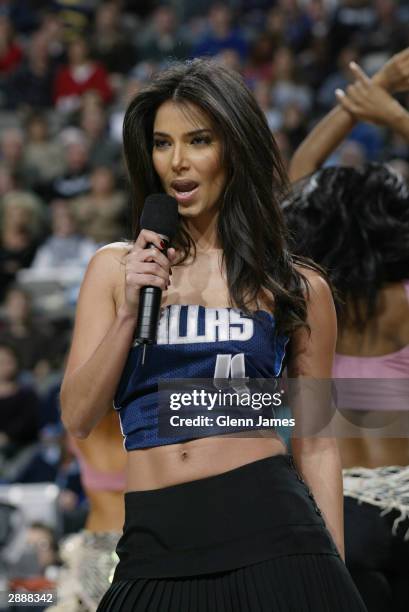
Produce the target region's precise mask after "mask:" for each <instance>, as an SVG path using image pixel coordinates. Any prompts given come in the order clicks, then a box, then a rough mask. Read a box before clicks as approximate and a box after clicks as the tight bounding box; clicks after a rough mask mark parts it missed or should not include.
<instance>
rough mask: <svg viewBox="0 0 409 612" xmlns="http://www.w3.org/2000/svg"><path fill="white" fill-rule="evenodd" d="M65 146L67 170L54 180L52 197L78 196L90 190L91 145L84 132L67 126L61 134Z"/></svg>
mask: <svg viewBox="0 0 409 612" xmlns="http://www.w3.org/2000/svg"><path fill="white" fill-rule="evenodd" d="M60 140H61V142H62V144H63V147H64V161H65V172H64V173H63V174H61V175H60V176H57V178H56V179H55V180H54V181H53V183H52V186H51V193H50V195H51V197H52V198H54V199H58V198H63V199H64V198H76V197H78V196H80V195H83V194H84V193H87V192H88V191H89V190H90V186H91V183H90V178H89V175H90V163H89V146H88V142H87V139H86V137H85V135H84V133H83V132H82V131H81V130H79V129H77V128H66V129H65V130H64V131H63V132H62V133H61V134H60Z"/></svg>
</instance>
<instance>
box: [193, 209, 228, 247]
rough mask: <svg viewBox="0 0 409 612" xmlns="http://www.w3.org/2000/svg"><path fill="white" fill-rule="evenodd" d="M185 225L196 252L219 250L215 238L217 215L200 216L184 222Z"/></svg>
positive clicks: (218, 242)
mask: <svg viewBox="0 0 409 612" xmlns="http://www.w3.org/2000/svg"><path fill="white" fill-rule="evenodd" d="M185 223H186V228H187V230H188V231H189V233H190V235H191V237H192V239H193V241H194V243H195V244H196V249H197V251H206V252H209V251H216V250H221V244H220V241H219V239H218V236H217V215H214V214H212V215H211V216H208V217H204V216H201V217H197V218H195V219H189V220H186V222H185Z"/></svg>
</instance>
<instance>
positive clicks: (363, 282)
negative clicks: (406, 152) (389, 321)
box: [283, 163, 409, 326]
mask: <svg viewBox="0 0 409 612" xmlns="http://www.w3.org/2000/svg"><path fill="white" fill-rule="evenodd" d="M283 208H284V215H285V217H286V221H287V224H288V226H289V229H290V231H291V234H292V241H291V246H292V248H293V250H294V251H295V252H296V253H298V254H300V255H304V256H307V257H311V258H312V259H313V260H314V261H316V262H317V263H318V264H320V265H322V266H323V267H324V268H325V269H326V271H327V273H328V276H329V278H330V280H331V281H332V283H333V285H334V287H335V289H336V291H337V292H338V294H339V296H340V298H341V300H342V302H343V305H342V303H341V307H340V309H339V315H340V318H341V323H346V322H348V323H352V324H353V325H356V326H361V325H363V324H364V323H365V321H367V320H368V319H371V318H372V317H373V316H374V315H375V313H376V308H377V298H378V292H379V290H380V289H381V287H382V286H383V285H384V284H385V283H388V282H399V281H402V280H403V279H406V278H408V276H409V191H408V186H407V185H406V183H405V182H404V181H403V180H402V179H401V178H400V177H399V176H398V175H397V174H396V173H395V172H394V171H393V170H391V169H389V168H388V167H387V166H386V165H383V164H375V163H371V164H366V165H365V166H364V167H363V168H360V169H356V168H342V167H334V168H324V169H322V170H319V171H318V172H316V173H315V174H313V175H311V176H310V177H308V178H307V179H302V180H301V181H300V182H299V183H298V184H297V185H295V186H294V193H293V195H292V197H290V198H289V199H288V200H287V202H286V203H285V205H284V207H283Z"/></svg>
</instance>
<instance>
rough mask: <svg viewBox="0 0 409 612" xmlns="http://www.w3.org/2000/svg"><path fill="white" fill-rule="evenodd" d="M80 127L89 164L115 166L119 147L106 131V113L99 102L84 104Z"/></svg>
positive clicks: (117, 162)
mask: <svg viewBox="0 0 409 612" xmlns="http://www.w3.org/2000/svg"><path fill="white" fill-rule="evenodd" d="M80 127H81V129H82V131H83V133H84V135H85V137H86V139H87V142H88V150H89V163H90V166H92V167H95V166H100V165H106V166H111V167H113V168H116V166H117V165H118V164H119V160H120V158H121V148H120V146H119V145H118V143H117V142H115V141H113V140H112V139H111V138H110V136H109V134H108V133H107V115H106V113H105V111H104V109H103V108H102V106H101V104H92V105H86V106H84V108H83V110H82V112H81V119H80Z"/></svg>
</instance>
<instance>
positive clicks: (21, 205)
mask: <svg viewBox="0 0 409 612" xmlns="http://www.w3.org/2000/svg"><path fill="white" fill-rule="evenodd" d="M44 229H45V215H44V208H43V205H42V203H41V201H40V200H39V199H38V198H37V197H36V196H34V195H33V194H32V193H29V192H24V191H13V192H10V193H8V194H7V195H6V196H4V198H3V201H2V208H1V219H0V232H1V234H0V301H1V300H2V299H3V297H4V292H5V290H6V288H7V286H8V285H9V284H10V283H11V282H12V281H13V280H14V279H15V277H16V274H17V272H18V270H20V269H22V268H27V267H28V266H30V264H31V262H32V261H33V258H34V255H35V252H36V250H37V247H38V244H39V242H40V240H41V238H42V236H43V234H44Z"/></svg>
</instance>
